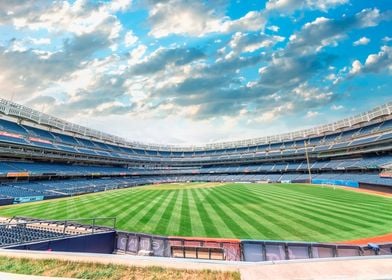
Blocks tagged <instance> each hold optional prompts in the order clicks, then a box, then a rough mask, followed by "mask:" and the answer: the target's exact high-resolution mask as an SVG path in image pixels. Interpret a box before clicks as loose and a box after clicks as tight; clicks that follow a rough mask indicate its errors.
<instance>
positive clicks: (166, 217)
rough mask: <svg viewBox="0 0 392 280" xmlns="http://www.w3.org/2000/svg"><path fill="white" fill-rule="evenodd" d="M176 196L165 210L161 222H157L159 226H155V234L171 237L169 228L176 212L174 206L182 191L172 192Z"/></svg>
mask: <svg viewBox="0 0 392 280" xmlns="http://www.w3.org/2000/svg"><path fill="white" fill-rule="evenodd" d="M172 192H173V193H174V194H173V196H172V197H171V199H170V201H169V202H168V204H167V206H166V208H165V210H164V211H163V213H162V216H161V218H160V219H159V221H158V222H157V224H156V225H155V228H154V230H153V232H155V233H157V234H162V235H169V234H170V233H169V232H168V226H169V222H170V218H171V216H172V215H173V212H174V206H175V205H176V203H175V202H176V201H177V198H178V194H179V193H180V191H178V190H176V191H172Z"/></svg>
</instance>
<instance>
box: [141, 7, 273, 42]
mask: <svg viewBox="0 0 392 280" xmlns="http://www.w3.org/2000/svg"><path fill="white" fill-rule="evenodd" d="M149 22H150V25H151V31H150V32H149V34H150V35H152V36H154V37H156V38H161V37H166V36H168V35H171V34H178V35H189V36H198V37H201V36H204V35H206V34H208V33H228V32H235V31H255V30H261V29H262V28H263V27H264V23H265V19H264V17H263V15H262V14H261V13H260V12H257V11H250V12H248V13H247V14H245V15H244V16H243V17H241V18H239V19H236V20H231V19H229V18H228V17H226V16H220V15H219V14H218V13H217V12H216V11H215V9H214V7H209V6H207V5H204V4H203V3H202V2H193V3H192V5H189V4H188V3H185V2H183V1H179V0H169V1H166V2H158V3H156V4H155V5H153V6H152V7H151V8H150V10H149Z"/></svg>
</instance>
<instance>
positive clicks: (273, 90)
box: [0, 0, 392, 144]
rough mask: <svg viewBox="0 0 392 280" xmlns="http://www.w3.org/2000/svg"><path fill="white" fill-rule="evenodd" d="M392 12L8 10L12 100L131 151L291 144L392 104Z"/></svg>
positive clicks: (1, 6)
mask: <svg viewBox="0 0 392 280" xmlns="http://www.w3.org/2000/svg"><path fill="white" fill-rule="evenodd" d="M388 7H390V0H375V1H358V0H268V1H263V0H255V1H250V0H247V1H245V0H243V1H242V0H234V1H228V0H227V1H226V0H214V1H195V0H192V1H186V0H133V1H132V0H114V1H107V0H105V1H88V0H76V1H72V0H69V1H48V0H41V1H37V0H19V1H6V0H0V97H3V98H7V99H11V100H14V101H16V102H19V103H22V104H24V105H27V106H31V107H33V108H35V109H38V110H40V111H42V112H45V113H49V114H53V115H55V116H58V117H61V118H64V119H66V120H68V121H72V122H76V123H78V124H82V125H86V126H89V127H93V128H96V129H100V130H103V131H105V132H109V133H112V134H116V135H119V136H123V137H127V138H128V139H130V140H136V141H144V142H152V143H171V144H199V143H210V142H216V141H227V140H237V139H242V138H252V137H257V136H264V135H270V134H274V133H281V132H288V131H293V130H297V129H302V128H307V127H310V126H314V125H318V124H323V123H326V122H331V121H335V120H338V119H340V118H343V117H347V116H350V115H353V114H357V113H360V112H362V111H366V110H368V109H371V108H372V107H374V106H377V105H380V104H382V103H385V102H388V101H392V79H391V74H392V32H391V30H392V22H391V20H392V11H391V10H389V9H388Z"/></svg>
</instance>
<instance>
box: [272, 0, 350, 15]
mask: <svg viewBox="0 0 392 280" xmlns="http://www.w3.org/2000/svg"><path fill="white" fill-rule="evenodd" d="M348 2H349V0H269V1H268V2H267V3H266V9H267V10H275V11H279V12H281V13H292V12H294V11H296V10H322V11H327V10H328V9H330V8H333V7H336V6H339V5H343V4H346V3H348Z"/></svg>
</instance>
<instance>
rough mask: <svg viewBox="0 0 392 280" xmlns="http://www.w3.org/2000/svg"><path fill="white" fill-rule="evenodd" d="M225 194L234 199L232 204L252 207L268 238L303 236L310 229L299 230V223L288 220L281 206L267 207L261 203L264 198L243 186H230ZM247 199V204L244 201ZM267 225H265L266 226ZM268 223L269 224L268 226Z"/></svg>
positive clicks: (251, 209)
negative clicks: (256, 195) (243, 188)
mask: <svg viewBox="0 0 392 280" xmlns="http://www.w3.org/2000/svg"><path fill="white" fill-rule="evenodd" d="M222 195H224V196H227V197H228V198H230V199H231V201H232V204H231V205H232V206H233V205H235V204H238V205H241V207H244V208H248V209H250V211H251V212H253V213H254V215H255V216H256V217H257V218H258V220H259V221H258V223H257V224H258V226H261V227H262V228H264V230H265V232H263V235H265V234H266V233H268V235H267V236H266V238H270V239H284V237H287V236H292V235H293V236H295V237H297V236H298V237H301V236H302V237H303V236H305V237H306V236H307V235H308V233H309V232H308V231H305V232H304V231H298V227H297V223H295V222H293V220H291V219H290V220H287V214H286V212H282V211H280V209H279V207H277V208H274V207H269V209H266V208H265V207H264V205H261V204H260V203H261V202H263V201H264V200H263V199H260V197H259V196H258V197H254V196H253V194H252V193H249V192H247V191H246V190H242V188H236V189H235V190H234V188H231V187H230V186H228V187H227V189H225V190H224V194H222ZM244 201H246V204H243V202H244ZM264 225H265V226H264ZM267 225H269V226H268V227H267Z"/></svg>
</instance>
